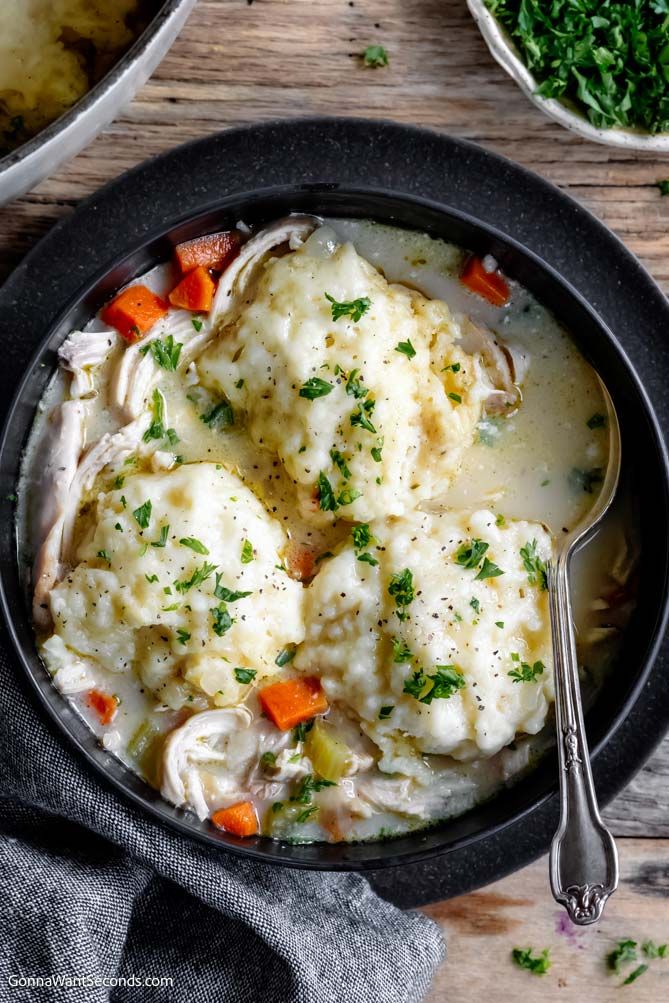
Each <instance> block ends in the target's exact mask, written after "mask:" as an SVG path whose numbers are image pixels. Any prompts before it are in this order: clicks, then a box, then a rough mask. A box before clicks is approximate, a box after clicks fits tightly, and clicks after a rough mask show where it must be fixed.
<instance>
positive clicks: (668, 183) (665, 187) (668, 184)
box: [655, 178, 669, 195]
mask: <svg viewBox="0 0 669 1003" xmlns="http://www.w3.org/2000/svg"><path fill="white" fill-rule="evenodd" d="M655 184H656V185H657V187H658V188H659V189H660V195H669V178H666V179H665V180H663V181H656V182H655Z"/></svg>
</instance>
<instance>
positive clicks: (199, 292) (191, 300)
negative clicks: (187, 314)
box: [169, 265, 216, 313]
mask: <svg viewBox="0 0 669 1003" xmlns="http://www.w3.org/2000/svg"><path fill="white" fill-rule="evenodd" d="M215 289H216V283H215V282H214V280H213V279H212V277H211V275H210V274H209V272H208V271H207V269H206V268H205V267H204V266H203V265H198V266H197V268H194V269H193V271H192V272H189V273H188V275H185V276H184V277H183V279H182V280H181V282H180V283H179V284H178V285H177V286H175V287H174V289H173V290H172V292H171V293H170V295H169V300H170V303H171V304H172V306H179V307H181V308H182V309H183V310H199V311H202V312H204V313H208V312H209V311H210V310H211V304H212V301H213V299H214V291H215Z"/></svg>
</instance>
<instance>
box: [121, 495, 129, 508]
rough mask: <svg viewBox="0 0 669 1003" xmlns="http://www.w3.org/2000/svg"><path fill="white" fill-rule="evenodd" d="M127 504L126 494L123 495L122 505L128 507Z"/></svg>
mask: <svg viewBox="0 0 669 1003" xmlns="http://www.w3.org/2000/svg"><path fill="white" fill-rule="evenodd" d="M127 504H128V503H127V501H126V500H125V495H121V505H122V506H123V508H126V506H127Z"/></svg>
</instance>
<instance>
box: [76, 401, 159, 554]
mask: <svg viewBox="0 0 669 1003" xmlns="http://www.w3.org/2000/svg"><path fill="white" fill-rule="evenodd" d="M147 423H148V416H147V415H146V414H143V415H141V416H140V417H139V418H137V419H135V421H132V422H130V423H129V424H128V425H124V427H123V428H120V429H119V430H118V432H105V434H104V435H103V436H101V438H100V439H98V441H97V442H96V443H94V444H93V445H92V446H90V448H89V449H87V450H86V452H85V453H84V454H83V456H82V457H81V461H80V463H79V466H78V467H77V470H76V474H75V476H74V477H73V478H72V480H71V482H70V487H69V492H68V497H67V500H66V504H65V508H64V513H63V532H62V548H61V560H62V561H63V562H67V561H69V559H70V558H71V556H72V555H71V550H72V537H73V531H74V524H75V521H76V518H77V515H78V514H79V506H80V504H81V499H82V497H83V496H84V495H85V494H86V492H87V491H90V490H91V488H92V487H93V483H94V481H95V478H96V477H97V476H98V474H99V473H100V471H101V470H104V468H105V467H106V466H108V465H109V464H110V463H117V462H118V461H119V460H123V459H125V458H126V457H127V456H129V455H130V453H131V452H132V451H133V450H134V449H137V447H138V446H139V445H140V443H141V441H142V435H143V434H144V431H145V429H146V426H147Z"/></svg>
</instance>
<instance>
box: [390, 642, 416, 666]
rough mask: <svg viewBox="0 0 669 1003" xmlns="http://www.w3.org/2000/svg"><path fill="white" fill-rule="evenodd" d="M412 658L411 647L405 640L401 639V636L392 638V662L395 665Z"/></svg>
mask: <svg viewBox="0 0 669 1003" xmlns="http://www.w3.org/2000/svg"><path fill="white" fill-rule="evenodd" d="M412 658H413V654H412V653H411V649H410V648H409V646H408V645H407V643H406V641H403V640H402V638H401V637H394V638H393V662H395V664H396V665H401V664H402V663H403V662H410V661H411V659H412Z"/></svg>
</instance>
